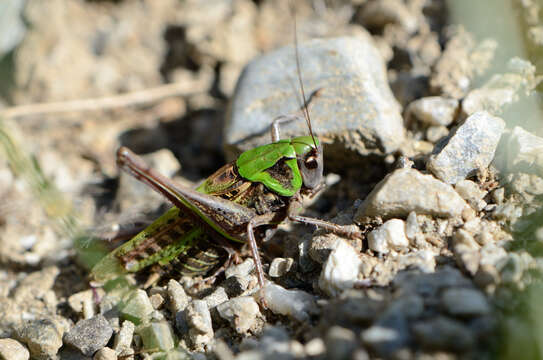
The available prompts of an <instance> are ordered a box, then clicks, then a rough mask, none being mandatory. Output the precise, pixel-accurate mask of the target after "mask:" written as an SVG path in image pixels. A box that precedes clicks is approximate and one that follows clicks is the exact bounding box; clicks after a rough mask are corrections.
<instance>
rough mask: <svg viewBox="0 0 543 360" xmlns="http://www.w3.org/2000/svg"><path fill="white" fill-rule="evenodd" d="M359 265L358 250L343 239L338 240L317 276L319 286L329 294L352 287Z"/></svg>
mask: <svg viewBox="0 0 543 360" xmlns="http://www.w3.org/2000/svg"><path fill="white" fill-rule="evenodd" d="M361 265H362V260H360V257H359V256H358V252H357V251H356V250H355V249H354V248H353V247H352V246H351V245H349V244H348V243H347V242H346V241H345V240H340V241H338V243H337V247H336V248H335V249H334V250H333V251H332V253H331V254H330V256H328V259H327V260H326V262H325V264H324V267H323V269H322V272H321V276H320V278H319V287H320V288H321V289H322V290H323V291H325V292H326V293H328V294H329V295H331V296H336V295H338V294H339V293H341V292H342V291H343V290H345V289H350V288H353V287H354V285H355V283H356V281H357V279H358V274H359V272H360V266H361Z"/></svg>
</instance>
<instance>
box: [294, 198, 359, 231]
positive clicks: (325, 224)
mask: <svg viewBox="0 0 543 360" xmlns="http://www.w3.org/2000/svg"><path fill="white" fill-rule="evenodd" d="M301 208H302V206H301V200H300V199H296V200H293V201H292V202H291V203H290V206H289V208H288V218H289V220H291V221H296V222H300V223H303V224H310V225H315V226H318V227H320V228H322V229H326V230H329V231H331V232H333V233H334V234H337V235H341V236H345V237H348V238H350V239H357V238H358V239H362V234H361V233H360V232H359V231H356V230H353V229H352V228H350V227H348V226H343V225H338V224H334V223H331V222H329V221H325V220H320V219H314V218H310V217H305V216H300V215H298V212H299V211H300V209H301Z"/></svg>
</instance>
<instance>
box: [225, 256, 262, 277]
mask: <svg viewBox="0 0 543 360" xmlns="http://www.w3.org/2000/svg"><path fill="white" fill-rule="evenodd" d="M254 268H255V262H254V261H253V259H252V258H247V259H245V261H244V262H242V263H241V264H239V265H236V266H230V267H229V268H228V269H226V270H225V272H224V275H225V276H226V277H227V278H229V277H230V276H234V275H237V276H241V277H246V276H248V275H249V274H250V273H251V272H252V271H253V270H254Z"/></svg>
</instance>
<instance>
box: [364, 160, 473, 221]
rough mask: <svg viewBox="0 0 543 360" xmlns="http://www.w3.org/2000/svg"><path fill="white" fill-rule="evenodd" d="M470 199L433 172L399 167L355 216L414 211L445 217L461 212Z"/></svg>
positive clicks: (369, 196) (402, 214) (377, 187)
mask: <svg viewBox="0 0 543 360" xmlns="http://www.w3.org/2000/svg"><path fill="white" fill-rule="evenodd" d="M467 206H468V205H467V203H466V202H465V201H464V199H462V198H461V197H460V195H458V193H457V192H456V191H454V189H453V188H452V187H451V186H450V185H447V184H445V183H443V182H441V181H439V180H437V179H436V178H434V177H433V176H432V175H424V174H422V173H420V172H418V171H417V170H415V169H398V170H396V171H394V172H393V173H391V174H389V175H387V176H386V177H385V178H384V179H383V180H382V181H381V182H380V183H379V184H377V185H376V186H375V188H374V189H373V190H372V192H371V193H370V194H369V195H368V197H367V198H366V200H365V201H364V203H363V204H362V205H361V206H360V207H359V208H358V210H357V212H356V214H355V216H354V220H355V221H356V222H361V221H363V218H364V217H373V216H381V217H382V218H384V219H389V218H392V217H406V216H407V215H408V214H409V213H410V212H411V211H414V212H416V213H417V214H419V215H420V214H427V215H434V216H441V217H454V216H459V215H461V213H462V211H463V210H464V208H465V207H467Z"/></svg>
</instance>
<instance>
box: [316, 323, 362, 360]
mask: <svg viewBox="0 0 543 360" xmlns="http://www.w3.org/2000/svg"><path fill="white" fill-rule="evenodd" d="M324 341H325V343H326V358H327V359H334V360H336V359H337V360H339V359H349V358H350V355H351V354H352V352H353V351H354V349H355V348H356V335H355V333H354V332H353V331H352V330H350V329H346V328H344V327H340V326H332V327H330V328H329V329H328V331H327V332H326V337H325V338H324Z"/></svg>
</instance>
